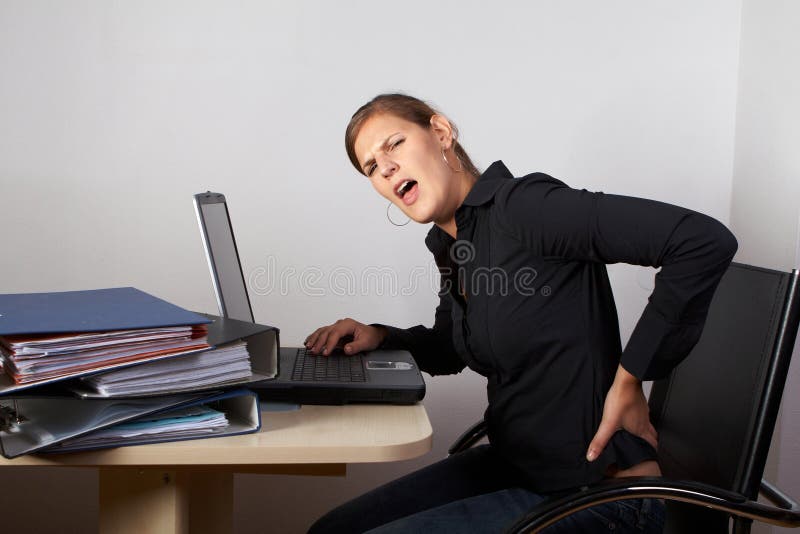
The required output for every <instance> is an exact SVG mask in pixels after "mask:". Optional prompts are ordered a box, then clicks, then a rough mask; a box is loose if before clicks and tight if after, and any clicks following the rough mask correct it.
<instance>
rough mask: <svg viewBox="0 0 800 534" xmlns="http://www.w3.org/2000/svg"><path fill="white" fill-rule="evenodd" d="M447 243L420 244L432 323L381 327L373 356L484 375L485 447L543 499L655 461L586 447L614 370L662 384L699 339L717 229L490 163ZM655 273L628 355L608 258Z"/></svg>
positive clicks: (723, 242)
mask: <svg viewBox="0 0 800 534" xmlns="http://www.w3.org/2000/svg"><path fill="white" fill-rule="evenodd" d="M456 224H457V228H458V231H457V239H453V238H452V237H451V236H449V235H448V234H447V233H445V232H444V231H443V230H441V229H440V228H439V227H437V226H433V228H432V229H431V230H430V232H429V233H428V236H427V238H426V240H425V243H426V245H427V246H428V248H429V249H430V251H431V252H432V253H433V255H434V258H435V260H436V263H437V265H438V267H439V271H440V273H441V283H442V286H441V292H440V303H439V306H438V307H437V308H436V317H435V322H434V326H433V328H426V327H424V326H421V325H420V326H414V327H412V328H408V329H399V328H393V327H387V329H388V335H387V337H386V339H385V340H384V343H383V345H382V347H383V348H403V349H406V350H409V351H410V352H411V353H412V355H413V356H414V359H415V360H416V361H417V363H418V365H419V366H420V368H421V369H422V370H423V371H426V372H428V373H430V374H432V375H436V374H450V373H457V372H460V371H461V370H462V369H464V367H465V365H466V366H469V367H470V368H471V369H473V370H474V371H476V372H478V373H480V374H482V375H484V376H486V377H487V378H488V386H487V390H488V397H489V406H488V408H487V410H486V414H485V419H486V422H487V424H488V432H489V440H490V442H491V444H492V446H493V447H496V449H497V450H499V451H500V452H501V453H502V454H503V455H504V456H505V457H506V458H507V459H508V460H510V461H511V462H512V463H514V464H515V465H517V466H518V467H519V469H520V472H521V474H522V476H523V477H524V479H525V480H526V481H527V484H528V487H530V488H531V489H532V490H534V491H537V492H540V493H551V492H555V491H559V490H563V489H565V488H572V487H577V486H581V485H584V484H587V483H591V482H594V481H596V480H599V479H601V478H602V477H603V476H604V473H605V471H606V468H607V467H608V466H609V465H611V464H616V465H617V467H619V468H620V469H625V468H627V467H631V466H632V465H635V464H637V463H639V462H641V461H643V460H647V459H654V458H655V457H656V452H655V450H653V448H652V447H651V446H650V445H649V444H648V443H647V442H645V441H644V440H642V439H640V438H638V437H636V436H633V435H632V434H629V433H628V432H625V431H619V432H617V433H616V434H615V435H614V437H613V438H612V440H611V442H610V443H609V445H608V447H606V450H605V451H604V452H603V454H602V455H601V456H600V458H599V459H598V460H596V461H594V462H591V463H590V462H588V461H587V460H586V457H585V455H586V450H587V448H588V446H589V442H590V441H591V439H592V437H593V436H594V434H595V432H596V431H597V428H598V426H599V424H600V419H601V417H602V409H603V402H604V400H605V395H606V392H607V391H608V389H609V387H610V386H611V383H612V382H613V380H614V375H615V372H616V368H617V365H618V364H619V363H622V366H623V367H624V368H625V369H626V370H628V371H629V372H630V373H632V374H633V375H635V376H636V377H638V378H639V379H641V380H653V379H657V378H661V377H663V376H664V375H666V374H668V373H669V371H670V370H671V369H672V368H673V367H674V366H675V365H677V364H678V363H679V362H680V361H681V360H682V359H683V358H684V357H686V355H687V354H688V353H689V351H690V350H691V348H692V347H693V346H694V344H695V343H696V342H697V340H698V338H699V336H700V332H701V331H702V328H703V324H704V321H705V317H706V313H707V311H708V307H709V304H710V301H711V297H712V295H713V293H714V290H715V289H716V286H717V284H718V282H719V280H720V278H721V276H722V274H723V273H724V271H725V269H726V268H727V267H728V265H729V263H730V261H731V259H732V258H733V255H734V253H735V252H736V247H737V244H736V239H735V238H734V237H733V235H732V234H731V233H730V232H729V231H728V230H727V229H726V228H725V227H724V226H723V225H722V224H720V223H719V222H717V221H716V220H714V219H712V218H711V217H708V216H706V215H703V214H700V213H697V212H694V211H690V210H687V209H684V208H680V207H677V206H672V205H669V204H664V203H661V202H656V201H652V200H645V199H639V198H632V197H623V196H617V195H607V194H603V193H592V192H589V191H586V190H575V189H571V188H569V187H568V186H566V185H565V184H564V183H562V182H560V181H559V180H556V179H555V178H552V177H550V176H548V175H546V174H541V173H535V174H530V175H528V176H525V177H523V178H517V179H515V178H513V176H512V175H511V173H510V172H509V171H508V169H507V168H506V167H505V165H503V163H502V162H499V161H498V162H495V163H493V164H492V165H491V166H490V167H489V168H488V169H487V170H486V172H484V173H483V175H482V176H481V177H480V179H479V180H478V181H477V182H476V183H475V185H474V186H473V188H472V190H471V191H470V192H469V194H468V195H467V197H466V199H465V200H464V203H463V204H462V205H461V206H460V207H459V208H458V210H457V211H456ZM616 262H625V263H631V264H636V265H647V266H653V267H661V270H660V272H659V273H658V274H657V275H656V277H655V289H654V290H653V293H652V294H651V295H650V298H649V303H648V304H647V306H646V308H645V310H644V312H643V313H642V316H641V317H640V319H639V321H638V324H637V325H636V328H635V329H634V331H633V333H632V335H631V338H630V340H629V341H628V344H627V346H626V347H625V350H624V351H623V350H622V348H621V342H620V336H619V324H618V322H617V310H616V307H615V304H614V296H613V294H612V291H611V285H610V283H609V280H608V275H607V273H606V266H605V264H607V263H616Z"/></svg>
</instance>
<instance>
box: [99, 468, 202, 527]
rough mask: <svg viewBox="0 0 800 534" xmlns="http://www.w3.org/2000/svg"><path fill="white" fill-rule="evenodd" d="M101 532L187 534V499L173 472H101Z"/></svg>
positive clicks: (120, 470)
mask: <svg viewBox="0 0 800 534" xmlns="http://www.w3.org/2000/svg"><path fill="white" fill-rule="evenodd" d="M99 478H100V480H99V483H100V488H99V489H100V518H99V519H100V520H99V526H100V532H101V533H103V534H105V533H114V534H141V533H150V532H153V533H161V532H163V533H165V534H166V533H169V534H187V533H188V532H189V497H188V494H187V492H186V491H185V490H184V489H183V488H181V487H179V483H178V480H177V477H176V472H175V471H168V470H163V469H136V468H124V467H116V468H112V467H102V468H100V477H99Z"/></svg>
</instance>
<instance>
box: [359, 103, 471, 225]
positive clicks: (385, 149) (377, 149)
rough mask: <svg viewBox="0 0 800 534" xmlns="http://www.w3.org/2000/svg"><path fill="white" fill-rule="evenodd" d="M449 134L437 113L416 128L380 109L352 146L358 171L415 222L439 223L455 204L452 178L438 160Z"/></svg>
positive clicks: (447, 218) (455, 190)
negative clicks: (428, 124) (428, 123)
mask: <svg viewBox="0 0 800 534" xmlns="http://www.w3.org/2000/svg"><path fill="white" fill-rule="evenodd" d="M452 136H453V132H452V128H451V126H450V123H449V122H448V121H447V119H445V118H444V117H442V116H441V115H434V116H433V117H432V118H431V127H430V128H422V127H420V126H418V125H417V124H414V123H412V122H409V121H407V120H405V119H401V118H399V117H396V116H394V115H391V114H388V113H381V114H377V115H373V116H372V117H370V118H369V119H367V120H366V121H365V122H364V124H363V126H362V127H361V130H360V131H359V133H358V136H357V137H356V140H355V144H354V149H355V153H356V156H357V157H358V162H359V164H360V165H361V171H362V172H363V173H364V174H365V175H366V176H367V177H368V178H369V180H370V182H371V183H372V187H374V188H375V190H376V191H377V192H378V193H380V194H381V195H382V196H383V197H384V198H387V199H389V200H390V201H391V202H392V203H394V204H395V205H396V206H398V207H399V208H400V209H401V210H403V212H404V213H405V214H406V215H407V216H409V217H410V218H412V219H413V220H415V221H417V222H419V223H429V222H436V223H444V222H446V221H448V220H449V219H451V218H452V217H453V214H454V213H455V210H456V208H457V207H458V204H459V202H460V199H459V198H458V184H457V182H458V180H457V179H456V177H455V176H453V174H454V173H453V171H452V170H451V169H450V167H448V166H447V164H446V163H445V161H444V159H443V158H442V151H443V150H447V149H449V148H450V146H451V145H452V142H453V141H452Z"/></svg>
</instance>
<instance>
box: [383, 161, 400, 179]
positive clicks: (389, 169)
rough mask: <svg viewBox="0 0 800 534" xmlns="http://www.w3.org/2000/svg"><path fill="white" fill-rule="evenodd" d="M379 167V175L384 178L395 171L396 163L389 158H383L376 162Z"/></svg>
mask: <svg viewBox="0 0 800 534" xmlns="http://www.w3.org/2000/svg"><path fill="white" fill-rule="evenodd" d="M378 165H379V166H380V169H381V175H383V177H384V178H388V177H389V176H391V175H393V174H394V173H396V172H397V163H395V162H394V161H392V160H390V159H384V160H383V161H381V162H380V163H378Z"/></svg>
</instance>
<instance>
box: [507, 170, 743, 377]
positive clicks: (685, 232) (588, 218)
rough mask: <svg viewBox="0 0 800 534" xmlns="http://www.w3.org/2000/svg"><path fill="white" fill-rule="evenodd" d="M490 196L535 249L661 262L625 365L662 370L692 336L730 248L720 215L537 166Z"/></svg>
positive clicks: (650, 372)
mask: <svg viewBox="0 0 800 534" xmlns="http://www.w3.org/2000/svg"><path fill="white" fill-rule="evenodd" d="M495 202H496V203H497V206H498V207H499V208H500V210H497V211H496V213H499V214H500V215H499V223H500V224H502V225H504V226H506V229H507V230H508V231H509V232H510V233H512V235H515V236H516V237H517V238H518V239H519V240H520V241H521V242H522V243H523V244H524V245H526V246H528V247H530V248H531V249H533V250H535V251H536V253H538V254H541V255H542V256H545V257H558V258H563V259H565V260H581V261H592V262H602V263H617V262H625V263H631V264H635V265H645V266H651V267H660V268H661V270H660V272H658V273H657V274H656V277H655V288H654V290H653V292H652V294H651V295H650V297H649V299H648V304H647V306H646V307H645V309H644V312H643V313H642V315H641V317H640V318H639V321H638V323H637V324H636V327H635V328H634V331H633V333H632V334H631V337H630V340H629V341H628V344H627V346H626V347H625V350H624V351H623V353H622V357H621V364H622V366H623V367H624V368H625V369H626V370H627V371H628V372H630V373H631V374H633V375H635V376H636V377H637V378H639V379H640V380H654V379H658V378H661V377H663V376H665V375H666V374H668V373H669V372H670V371H671V370H672V368H673V367H675V366H676V365H677V364H678V363H680V362H681V361H682V360H683V359H684V358H685V357H686V355H687V354H688V353H689V352H690V351H691V349H692V347H694V345H695V344H696V343H697V341H698V339H699V338H700V333H701V332H702V329H703V325H704V323H705V318H706V315H707V313H708V307H709V305H710V304H711V298H712V297H713V295H714V291H715V290H716V287H717V284H718V283H719V281H720V279H721V278H722V275H723V274H724V273H725V270H726V269H727V267H728V265H729V264H730V262H731V260H732V259H733V255H734V254H735V252H736V248H737V243H736V238H735V237H734V236H733V234H731V232H730V231H728V229H727V228H725V226H723V225H722V224H721V223H720V222H718V221H717V220H715V219H713V218H711V217H709V216H707V215H703V214H701V213H697V212H695V211H691V210H688V209H685V208H681V207H678V206H673V205H670V204H665V203H662V202H657V201H653V200H647V199H642V198H634V197H625V196H619V195H607V194H603V193H592V192H589V191H586V190H575V189H571V188H569V187H567V186H566V185H565V184H563V183H562V182H560V181H558V180H556V179H554V178H552V177H550V176H547V175H544V174H533V175H530V176H527V177H525V178H519V179H515V180H512V181H511V183H510V184H509V185H508V186H504V187H503V188H501V189H500V190H499V191H498V193H497V195H496V198H495Z"/></svg>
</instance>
